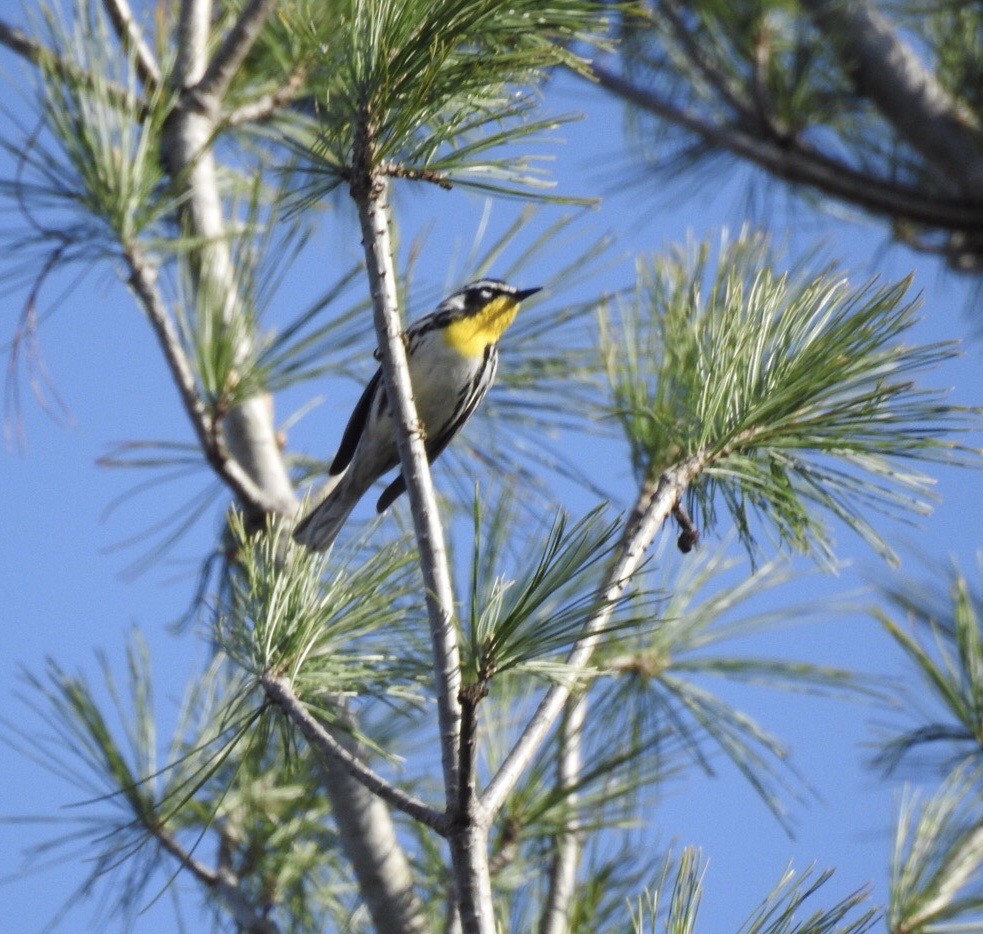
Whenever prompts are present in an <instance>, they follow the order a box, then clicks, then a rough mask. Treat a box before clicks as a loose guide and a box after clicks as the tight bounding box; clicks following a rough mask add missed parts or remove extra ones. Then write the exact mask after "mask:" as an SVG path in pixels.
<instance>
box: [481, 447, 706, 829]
mask: <svg viewBox="0 0 983 934" xmlns="http://www.w3.org/2000/svg"><path fill="white" fill-rule="evenodd" d="M702 467H703V461H702V459H701V458H699V457H692V458H690V459H689V460H687V461H684V462H683V463H682V464H679V465H678V466H676V467H673V468H671V469H669V470H667V471H666V472H665V473H663V474H662V476H661V477H660V478H659V482H658V484H657V485H655V486H654V487H651V486H648V485H646V487H645V488H644V489H643V490H642V492H641V494H640V496H639V498H638V501H637V502H636V504H635V508H634V510H633V511H632V514H631V517H630V518H629V520H628V523H627V525H626V527H625V533H624V535H623V536H622V539H621V545H620V546H619V548H618V558H617V560H616V561H615V563H614V565H613V567H612V568H611V571H610V573H609V575H608V585H607V588H606V590H605V593H604V597H603V600H602V602H601V605H600V607H599V609H598V611H597V612H596V613H595V614H594V616H593V617H592V618H591V620H590V621H589V622H588V624H587V626H586V627H585V629H584V635H583V636H582V637H581V638H580V640H579V641H578V642H577V644H576V645H575V646H574V647H573V649H572V651H571V652H570V655H569V656H568V658H567V662H566V663H567V665H568V666H569V667H570V668H571V669H573V670H574V671H576V670H582V669H583V668H584V667H585V666H586V665H587V663H588V662H589V661H590V657H591V655H592V654H593V652H594V647H595V646H596V645H597V641H598V639H599V638H600V633H601V632H602V631H603V629H604V627H605V626H606V625H607V623H608V621H609V620H610V619H611V615H612V613H614V609H615V605H616V604H617V602H618V600H620V599H621V596H622V595H623V594H624V592H625V590H626V588H627V587H628V584H629V583H630V582H631V579H632V576H633V575H634V574H635V572H636V571H637V570H638V568H639V565H640V564H641V562H642V556H643V555H644V553H645V549H646V548H648V546H649V545H650V544H651V542H652V539H653V538H654V537H655V534H656V532H658V530H659V529H660V528H661V527H662V524H663V523H664V522H665V521H666V519H668V518H669V516H670V515H671V514H672V510H673V507H674V506H675V505H676V503H678V502H679V500H680V498H681V497H682V495H683V493H685V491H686V488H687V486H688V485H689V484H690V482H691V481H692V480H693V478H694V477H696V476H697V474H698V473H699V472H700V470H701V469H702ZM570 693H571V686H570V685H569V684H556V685H554V686H553V687H552V688H551V689H550V690H549V691H548V692H547V694H546V696H545V697H544V698H543V699H542V701H541V702H540V704H539V707H538V708H537V710H536V712H535V713H534V714H533V716H532V719H531V720H530V721H529V723H527V724H526V727H525V729H524V730H523V732H522V735H521V736H520V737H519V739H518V741H517V742H516V744H515V745H514V746H513V747H512V750H511V751H510V752H509V754H508V756H506V758H505V761H504V762H503V763H502V765H501V767H500V768H499V770H498V772H497V773H496V774H495V777H494V778H493V779H492V780H491V782H489V784H488V787H487V788H486V789H485V791H484V794H482V796H481V806H482V809H483V810H484V811H485V813H486V815H489V816H492V815H494V814H495V813H496V812H497V811H498V810H499V808H501V806H502V805H503V804H504V803H505V799H506V797H507V796H508V794H509V792H510V791H511V790H512V788H513V787H515V783H516V782H517V781H518V780H519V777H520V776H521V775H522V773H523V772H524V771H525V770H526V768H527V767H528V765H529V763H530V762H532V760H533V758H534V757H535V756H536V753H537V752H538V751H539V749H540V747H541V746H542V744H543V741H544V740H545V739H546V736H547V734H548V733H549V731H550V730H551V729H552V727H553V724H554V723H555V722H556V719H557V717H559V715H560V713H561V712H562V711H563V707H564V705H565V704H566V702H567V699H568V698H569V697H570Z"/></svg>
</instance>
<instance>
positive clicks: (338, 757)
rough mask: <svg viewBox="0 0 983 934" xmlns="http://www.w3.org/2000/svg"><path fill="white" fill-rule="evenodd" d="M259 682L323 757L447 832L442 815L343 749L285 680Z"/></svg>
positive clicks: (422, 820)
mask: <svg viewBox="0 0 983 934" xmlns="http://www.w3.org/2000/svg"><path fill="white" fill-rule="evenodd" d="M259 683H260V685H261V686H262V688H263V690H264V691H265V692H266V696H267V697H268V698H269V699H270V700H271V701H272V702H273V703H274V704H276V705H277V706H278V707H279V708H280V709H281V710H282V711H283V712H284V713H285V714H286V715H287V716H288V717H289V718H290V720H291V721H292V722H293V723H294V724H295V725H296V726H297V728H298V729H299V730H300V731H301V733H303V734H304V738H305V739H306V740H307V741H308V742H309V743H310V744H311V746H312V747H313V748H314V749H316V750H317V751H318V753H320V754H321V756H322V757H324V758H326V759H328V760H330V761H331V762H333V763H335V764H336V765H338V766H340V767H342V768H344V769H345V771H347V772H348V773H349V774H350V775H352V776H353V777H354V778H355V779H356V780H358V781H359V782H360V783H361V784H362V785H364V786H365V787H366V788H368V789H369V791H371V792H372V793H373V794H376V795H378V796H379V797H380V798H382V800H383V801H385V802H386V803H387V804H390V805H392V807H394V808H396V809H397V810H398V811H402V812H403V813H404V814H407V815H408V816H410V817H412V818H413V819H414V820H417V821H419V822H420V823H421V824H425V825H426V826H427V827H429V828H430V829H431V830H434V831H436V832H437V833H439V834H441V836H446V835H447V832H448V821H447V818H446V816H445V815H444V814H442V813H441V812H439V811H436V810H434V809H433V808H432V807H430V805H428V804H426V803H425V802H423V801H421V800H420V799H419V798H415V797H413V795H410V794H407V793H406V792H405V791H402V790H401V789H399V788H397V787H396V786H395V785H392V784H390V783H389V782H388V781H386V779H384V778H383V777H382V776H381V775H379V774H378V773H377V772H375V771H374V770H373V769H371V768H369V766H367V765H366V764H365V763H364V762H362V761H361V759H359V758H358V757H357V756H355V755H353V754H352V753H351V752H349V751H348V750H347V749H345V747H344V746H342V745H341V743H339V742H338V740H337V739H335V738H334V737H333V736H332V735H331V734H330V733H329V732H328V731H327V730H326V729H325V728H324V727H323V726H322V725H321V724H320V723H318V721H317V720H316V719H314V717H313V716H311V714H310V713H308V711H307V709H306V708H305V707H304V705H303V704H302V703H301V702H300V699H299V698H298V697H297V695H296V694H295V693H294V692H293V689H292V688H291V686H290V683H289V682H288V681H287V680H286V679H284V678H280V677H277V676H276V675H272V674H264V675H261V676H260V678H259Z"/></svg>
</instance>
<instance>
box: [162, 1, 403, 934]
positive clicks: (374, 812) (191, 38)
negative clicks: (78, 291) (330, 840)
mask: <svg viewBox="0 0 983 934" xmlns="http://www.w3.org/2000/svg"><path fill="white" fill-rule="evenodd" d="M271 9H272V6H270V5H263V4H256V3H253V4H250V6H248V7H247V8H246V10H245V11H244V12H243V15H242V17H241V19H240V23H239V26H240V28H238V29H236V28H233V30H232V31H231V32H230V34H229V36H227V37H226V42H225V43H223V45H222V47H221V49H220V53H221V56H222V57H221V58H218V59H216V61H217V62H218V64H216V65H214V69H213V70H212V72H211V74H212V79H211V80H212V82H213V83H212V84H211V91H210V94H209V95H207V96H206V98H205V102H206V103H207V104H208V106H206V107H204V108H202V106H201V104H202V99H201V97H200V96H198V95H196V93H195V86H196V85H197V84H198V82H199V81H201V80H203V78H204V77H205V76H206V75H208V74H209V62H208V60H207V49H208V37H209V29H210V25H211V3H210V2H209V0H182V3H181V10H180V17H179V22H178V54H177V61H176V66H175V80H176V82H177V84H178V87H179V88H180V89H181V90H182V91H183V96H182V100H181V102H180V103H179V104H178V106H177V108H176V109H175V112H174V114H173V115H172V118H171V120H170V121H169V124H168V127H167V132H166V134H165V138H164V140H163V142H162V146H163V152H162V156H163V160H164V163H165V164H166V165H167V166H168V168H169V170H170V172H171V173H172V175H173V177H174V178H175V179H180V180H182V183H183V184H184V185H185V186H186V191H187V195H188V198H187V202H186V208H185V211H186V223H187V224H188V226H189V228H190V230H191V231H192V233H193V234H194V235H195V236H197V237H198V238H200V239H201V241H202V243H203V244H204V245H203V246H202V247H201V248H200V261H199V263H198V278H199V282H198V288H203V289H207V290H208V291H209V294H210V295H211V296H212V297H213V300H219V297H220V298H221V301H223V303H224V305H223V307H224V308H225V309H226V310H227V313H228V314H237V313H241V305H240V301H239V296H238V289H237V287H236V280H235V271H234V269H233V265H232V261H231V256H230V253H229V247H228V240H227V238H226V231H225V220H224V210H223V206H222V201H221V198H220V196H219V187H218V179H217V174H216V166H215V160H214V156H213V154H212V151H211V148H210V146H211V142H212V139H213V136H214V133H215V130H216V127H217V126H218V120H219V110H220V105H221V101H220V100H218V99H217V94H218V93H219V92H221V91H223V90H224V88H227V86H228V82H229V81H231V78H232V75H233V74H234V70H235V68H237V67H239V65H241V63H242V62H243V61H244V60H245V57H246V55H247V54H248V51H249V48H250V47H251V45H252V44H253V42H255V40H256V37H257V36H258V35H259V29H260V28H261V26H262V23H263V22H264V21H265V18H266V17H268V15H269V12H270V10H271ZM232 36H237V37H238V38H237V39H236V41H237V42H239V43H240V45H239V46H237V47H236V48H235V49H232V48H230V46H229V42H230V38H231V37H232ZM250 349H251V348H249V347H248V346H244V347H242V348H241V350H242V353H243V355H244V356H245V355H248V354H249V352H250ZM223 427H224V429H225V432H226V434H227V437H228V440H229V448H230V451H231V453H232V455H233V457H234V458H235V459H236V461H237V462H238V463H240V464H241V465H242V467H243V469H244V470H245V471H246V472H247V473H248V474H249V475H250V476H251V477H252V479H253V481H254V482H255V483H256V485H257V486H259V487H260V488H261V489H263V490H264V491H265V492H266V494H267V496H268V497H269V498H270V499H272V500H273V502H275V503H276V509H275V510H272V511H273V512H274V513H275V514H277V515H280V516H283V517H284V518H287V519H290V518H292V516H293V514H294V513H295V511H296V508H297V499H296V496H295V494H294V491H293V487H292V484H291V482H290V477H289V474H288V472H287V468H286V464H285V463H284V460H283V455H282V452H281V450H280V446H279V444H278V442H277V437H276V428H275V422H274V418H273V403H272V398H271V397H269V396H268V395H258V396H255V397H253V398H252V399H248V400H246V401H245V402H244V403H242V404H241V405H239V406H237V407H235V408H234V409H232V410H231V411H230V412H229V413H228V415H227V416H226V418H225V420H224V423H223ZM245 505H246V507H247V508H248V504H245ZM328 768H329V769H334V768H340V767H337V766H328ZM341 774H342V777H338V776H333V777H332V780H329V781H327V782H326V784H325V789H326V791H327V793H328V795H329V797H330V799H331V806H332V810H333V812H334V814H335V815H336V816H340V820H338V822H337V824H338V830H339V834H340V837H341V842H342V848H343V850H344V852H345V854H346V856H347V857H348V859H349V860H350V862H351V864H352V867H353V869H354V872H355V876H356V879H357V881H358V885H359V890H360V892H361V893H362V895H363V897H365V899H366V904H367V906H368V907H369V908H370V911H371V914H372V919H373V923H374V924H375V925H376V927H377V929H379V930H380V931H387V932H391V934H396V932H397V931H400V930H402V931H406V930H409V931H413V930H415V929H416V928H415V925H417V924H419V923H420V922H419V920H418V919H419V918H420V917H422V916H421V915H420V914H419V913H418V912H416V911H415V910H414V909H415V905H414V904H413V902H412V899H409V898H408V897H407V893H412V889H413V880H412V876H411V874H410V871H409V865H408V862H407V860H406V858H405V856H404V854H403V853H402V851H401V849H400V847H399V844H398V841H397V837H396V831H395V827H394V825H393V822H392V816H391V815H390V813H389V811H388V810H387V809H386V808H385V806H383V805H382V803H381V802H380V801H379V799H377V798H376V797H374V796H373V795H372V793H371V792H369V791H368V790H367V789H366V788H365V787H364V786H362V785H361V784H359V783H358V782H354V781H348V780H347V778H348V773H347V772H345V771H343V770H342V773H341ZM356 815H359V817H356ZM367 823H370V824H371V827H370V828H369V827H367ZM369 831H371V832H369ZM408 912H409V914H408Z"/></svg>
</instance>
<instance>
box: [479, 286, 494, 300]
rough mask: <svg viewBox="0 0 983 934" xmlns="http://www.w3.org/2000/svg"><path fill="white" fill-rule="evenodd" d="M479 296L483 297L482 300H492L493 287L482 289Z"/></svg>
mask: <svg viewBox="0 0 983 934" xmlns="http://www.w3.org/2000/svg"><path fill="white" fill-rule="evenodd" d="M478 297H479V298H480V299H481V300H482V301H483V302H487V301H490V300H491V297H492V292H491V289H482V290H481V291H480V292H479V293H478Z"/></svg>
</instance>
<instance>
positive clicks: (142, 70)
mask: <svg viewBox="0 0 983 934" xmlns="http://www.w3.org/2000/svg"><path fill="white" fill-rule="evenodd" d="M102 5H103V8H104V9H105V11H106V15H107V16H108V17H109V20H110V22H111V23H112V24H113V28H114V29H115V30H116V35H117V36H119V41H120V42H121V43H122V45H123V48H124V49H125V50H126V51H127V52H132V53H133V58H134V67H135V68H136V71H137V76H138V77H139V78H140V80H141V81H142V82H143V86H144V88H145V89H146V90H147V91H148V92H151V93H153V92H154V91H156V90H158V88H160V83H161V80H162V79H161V74H160V66H159V65H158V64H157V59H156V58H155V56H154V53H153V51H152V49H151V48H150V46H149V45H147V43H146V41H145V40H144V38H143V33H142V32H141V30H140V24H139V23H137V21H136V18H135V17H134V16H133V10H131V9H130V5H129V3H127V0H102Z"/></svg>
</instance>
